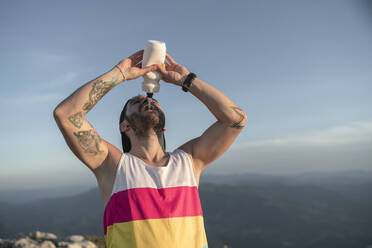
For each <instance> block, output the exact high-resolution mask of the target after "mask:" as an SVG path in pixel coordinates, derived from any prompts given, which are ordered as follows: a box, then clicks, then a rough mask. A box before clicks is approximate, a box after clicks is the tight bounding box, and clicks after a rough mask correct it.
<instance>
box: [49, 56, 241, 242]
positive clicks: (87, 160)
mask: <svg viewBox="0 0 372 248" xmlns="http://www.w3.org/2000/svg"><path fill="white" fill-rule="evenodd" d="M142 57H143V50H141V51H138V52H136V53H135V54H133V55H131V56H130V57H128V58H126V59H124V60H122V61H121V62H119V64H117V65H116V66H115V67H114V68H113V69H112V70H110V71H109V72H107V73H104V74H103V75H101V76H99V77H98V78H96V79H94V80H92V81H90V82H88V83H86V84H84V85H83V86H81V87H80V88H79V89H77V90H76V91H75V92H74V93H72V94H71V95H70V96H69V97H67V98H66V99H65V100H64V101H62V102H61V103H60V104H59V105H58V106H57V107H56V108H55V110H54V117H55V120H56V122H57V124H58V127H59V128H60V130H61V132H62V134H63V136H64V138H65V140H66V143H67V145H68V146H69V147H70V149H71V151H72V152H73V153H74V154H75V155H76V156H77V157H78V158H79V159H80V160H81V161H82V162H83V163H84V164H85V165H86V166H87V167H88V168H89V169H90V170H91V171H92V172H93V173H94V175H95V177H96V179H97V182H98V187H99V191H100V194H101V197H102V201H103V204H104V206H105V212H104V235H105V241H106V247H115V248H116V247H136V248H137V247H143V248H145V247H146V248H149V247H157V248H160V247H161V248H163V247H173V248H175V247H179V248H203V247H204V248H205V247H208V244H207V238H206V234H205V229H204V220H203V212H202V208H201V204H200V199H199V193H198V185H199V178H200V175H201V173H202V172H203V170H204V169H205V168H206V167H207V165H208V164H210V163H212V162H213V161H214V160H216V159H217V158H218V157H220V156H221V155H222V154H223V153H224V152H226V150H227V149H228V148H229V147H230V146H231V144H232V143H233V141H234V140H235V138H236V137H237V136H238V134H239V133H240V132H241V130H242V128H243V126H244V125H245V122H246V115H245V113H244V112H243V111H242V110H241V109H240V108H239V107H238V106H237V105H236V104H235V103H233V102H232V101H231V100H230V99H229V98H228V97H226V96H225V95H224V94H223V93H221V92H220V91H218V90H217V89H215V88H214V87H212V86H211V85H209V84H207V83H205V82H203V81H202V80H200V79H199V78H197V77H196V75H195V74H194V73H190V72H189V71H188V70H187V69H186V67H184V66H182V65H180V64H177V63H176V62H175V61H174V60H173V59H172V58H171V57H170V56H169V55H168V54H167V55H166V60H167V61H166V63H165V68H164V67H162V66H161V65H151V66H148V67H146V68H142V65H141V61H142ZM150 71H158V72H159V73H160V74H161V76H162V80H163V81H165V82H167V83H170V84H173V85H176V86H178V87H180V88H181V87H182V90H184V91H185V92H190V93H191V94H192V95H194V96H195V97H196V98H197V99H199V100H200V101H201V102H202V103H203V104H204V105H205V106H206V107H207V108H208V109H209V110H210V112H211V113H212V114H213V115H214V116H215V117H216V119H217V121H216V122H215V123H213V124H212V125H211V126H210V127H209V128H207V129H206V131H204V133H203V134H201V135H200V136H199V137H196V138H194V139H192V140H190V141H187V142H186V143H184V144H183V145H181V146H180V147H178V148H177V149H175V150H174V151H172V152H166V143H165V138H164V131H165V115H164V112H163V110H162V108H161V107H160V105H159V103H158V102H157V101H156V100H155V99H152V98H150V100H149V99H148V98H147V97H145V96H140V95H139V96H135V97H133V98H131V99H129V100H128V102H127V103H126V104H125V106H124V108H123V111H122V113H121V115H120V122H119V128H120V132H121V136H122V145H123V152H122V151H121V150H120V149H119V148H117V147H115V146H114V145H112V144H110V143H109V142H107V141H106V140H104V139H102V138H100V136H99V135H98V133H97V132H96V130H95V129H94V128H93V126H92V125H91V124H90V123H89V122H88V121H87V120H86V119H85V118H84V116H85V115H86V113H87V112H88V111H90V110H91V109H92V108H93V107H94V106H95V104H96V103H97V102H98V101H99V100H100V99H101V98H102V97H103V96H104V95H105V94H106V93H107V92H108V91H110V90H111V89H112V88H114V87H115V86H116V85H118V84H120V83H123V82H125V81H129V80H132V79H136V78H138V77H140V76H142V75H144V74H146V73H148V72H150ZM148 101H150V102H148ZM183 128H184V127H183Z"/></svg>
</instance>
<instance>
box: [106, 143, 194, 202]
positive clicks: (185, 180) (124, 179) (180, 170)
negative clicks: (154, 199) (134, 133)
mask: <svg viewBox="0 0 372 248" xmlns="http://www.w3.org/2000/svg"><path fill="white" fill-rule="evenodd" d="M178 186H197V183H196V180H195V176H194V172H193V167H192V162H191V160H190V158H189V157H188V155H187V154H186V153H185V152H184V151H182V150H180V149H176V150H174V151H173V152H172V153H170V158H169V162H168V164H167V166H166V167H155V166H150V165H148V164H146V163H145V162H144V161H142V160H141V159H140V158H137V157H135V156H133V155H131V154H129V153H123V155H122V156H121V158H120V161H119V164H118V168H117V171H116V178H115V182H114V187H113V190H112V194H115V193H117V192H119V191H123V190H126V189H133V188H156V189H160V188H168V187H178ZM112 194H111V195H112Z"/></svg>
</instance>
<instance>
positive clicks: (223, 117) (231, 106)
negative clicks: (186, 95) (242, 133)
mask: <svg viewBox="0 0 372 248" xmlns="http://www.w3.org/2000/svg"><path fill="white" fill-rule="evenodd" d="M189 91H190V92H191V93H192V94H193V95H194V96H195V97H197V98H198V99H199V100H200V101H201V102H203V103H204V104H205V105H206V106H207V108H208V109H209V110H210V111H211V112H212V114H213V115H214V116H215V117H216V118H217V120H218V121H220V122H222V123H226V124H228V125H229V126H230V127H233V128H242V127H244V125H245V122H246V119H247V117H246V114H245V113H244V111H243V110H241V109H240V108H239V107H238V106H237V105H236V104H235V103H234V102H233V101H231V100H230V99H229V98H228V97H227V96H225V95H224V94H223V93H222V92H221V91H219V90H217V89H216V88H214V87H212V86H211V85H209V84H207V83H205V82H203V81H202V80H200V79H198V78H195V79H194V80H193V81H192V84H191V86H190V89H189Z"/></svg>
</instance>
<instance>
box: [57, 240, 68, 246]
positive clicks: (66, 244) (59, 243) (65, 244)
mask: <svg viewBox="0 0 372 248" xmlns="http://www.w3.org/2000/svg"><path fill="white" fill-rule="evenodd" d="M69 244H70V243H69V242H66V241H61V242H58V247H63V248H67V246H68V245H69Z"/></svg>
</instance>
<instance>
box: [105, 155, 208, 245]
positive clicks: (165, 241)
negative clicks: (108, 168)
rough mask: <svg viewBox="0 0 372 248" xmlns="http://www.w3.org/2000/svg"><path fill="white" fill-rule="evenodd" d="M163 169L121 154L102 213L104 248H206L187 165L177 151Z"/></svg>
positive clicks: (205, 239) (198, 206) (198, 204)
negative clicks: (109, 194)
mask: <svg viewBox="0 0 372 248" xmlns="http://www.w3.org/2000/svg"><path fill="white" fill-rule="evenodd" d="M169 155H170V156H169V161H168V163H167V165H166V166H164V167H155V166H150V165H148V164H146V163H145V162H144V161H142V160H141V159H140V158H138V157H136V156H133V155H131V154H129V153H123V154H122V156H121V158H120V161H119V164H118V166H117V171H116V176H115V181H114V186H113V190H112V193H111V197H110V199H109V201H108V203H107V205H106V207H105V211H104V221H103V222H104V235H105V242H106V247H107V248H112V247H113V248H118V247H123V248H124V247H125V248H151V247H156V248H166V247H172V248H207V247H208V244H207V238H206V234H205V229H204V219H203V212H202V208H201V204H200V198H199V192H198V185H197V183H196V180H195V176H194V172H193V168H192V162H191V159H190V158H189V156H188V155H187V154H186V153H185V152H184V151H183V150H181V149H176V150H175V151H173V152H172V153H169Z"/></svg>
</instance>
